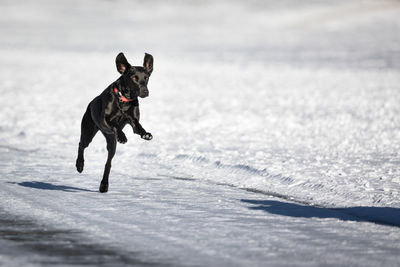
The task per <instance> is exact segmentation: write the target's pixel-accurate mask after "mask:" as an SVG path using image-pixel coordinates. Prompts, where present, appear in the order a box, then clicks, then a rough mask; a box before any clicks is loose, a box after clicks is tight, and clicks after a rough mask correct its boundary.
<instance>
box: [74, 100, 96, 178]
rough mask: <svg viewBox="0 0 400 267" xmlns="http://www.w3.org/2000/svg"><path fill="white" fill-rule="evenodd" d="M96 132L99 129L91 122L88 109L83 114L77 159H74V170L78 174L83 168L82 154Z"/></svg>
mask: <svg viewBox="0 0 400 267" xmlns="http://www.w3.org/2000/svg"><path fill="white" fill-rule="evenodd" d="M98 130H99V129H98V128H97V126H96V124H95V123H94V122H93V120H92V116H91V115H90V110H89V107H88V108H87V110H86V112H85V114H84V115H83V118H82V124H81V138H80V141H79V148H78V157H77V159H76V170H77V171H78V172H82V171H83V166H84V156H83V152H84V150H85V148H87V147H88V146H89V144H90V142H92V140H93V137H94V136H95V135H96V133H97V131H98Z"/></svg>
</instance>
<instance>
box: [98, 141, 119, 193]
mask: <svg viewBox="0 0 400 267" xmlns="http://www.w3.org/2000/svg"><path fill="white" fill-rule="evenodd" d="M104 137H105V138H106V141H107V151H108V155H107V162H106V166H105V167H104V174H103V179H102V180H101V183H100V188H99V191H100V192H101V193H105V192H107V191H108V177H109V175H110V170H111V161H112V159H113V157H114V155H115V150H116V148H117V139H116V136H115V135H114V134H104Z"/></svg>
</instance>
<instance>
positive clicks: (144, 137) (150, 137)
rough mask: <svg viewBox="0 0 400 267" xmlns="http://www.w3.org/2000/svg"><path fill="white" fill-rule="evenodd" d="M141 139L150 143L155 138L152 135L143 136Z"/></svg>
mask: <svg viewBox="0 0 400 267" xmlns="http://www.w3.org/2000/svg"><path fill="white" fill-rule="evenodd" d="M140 137H142V138H143V139H144V140H148V141H150V140H151V139H153V136H152V135H151V133H145V134H142V135H141V136H140Z"/></svg>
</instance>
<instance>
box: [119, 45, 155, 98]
mask: <svg viewBox="0 0 400 267" xmlns="http://www.w3.org/2000/svg"><path fill="white" fill-rule="evenodd" d="M115 63H116V65H117V70H118V72H119V73H121V74H122V76H121V78H122V79H123V81H124V83H125V85H126V86H127V88H125V89H126V92H124V93H125V96H126V97H128V98H133V97H137V96H139V97H142V98H144V97H147V96H149V89H148V88H147V83H148V82H149V78H150V75H151V73H152V72H153V56H152V55H150V54H147V53H145V56H144V61H143V67H141V66H131V64H129V62H128V60H127V59H126V57H125V56H124V54H123V53H119V54H118V56H117V58H116V59H115Z"/></svg>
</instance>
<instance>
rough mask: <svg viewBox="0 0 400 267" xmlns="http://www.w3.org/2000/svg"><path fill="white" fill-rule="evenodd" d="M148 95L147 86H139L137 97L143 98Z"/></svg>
mask: <svg viewBox="0 0 400 267" xmlns="http://www.w3.org/2000/svg"><path fill="white" fill-rule="evenodd" d="M148 96H149V90H148V89H147V88H143V89H142V88H141V89H140V91H139V97H141V98H145V97H148Z"/></svg>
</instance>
